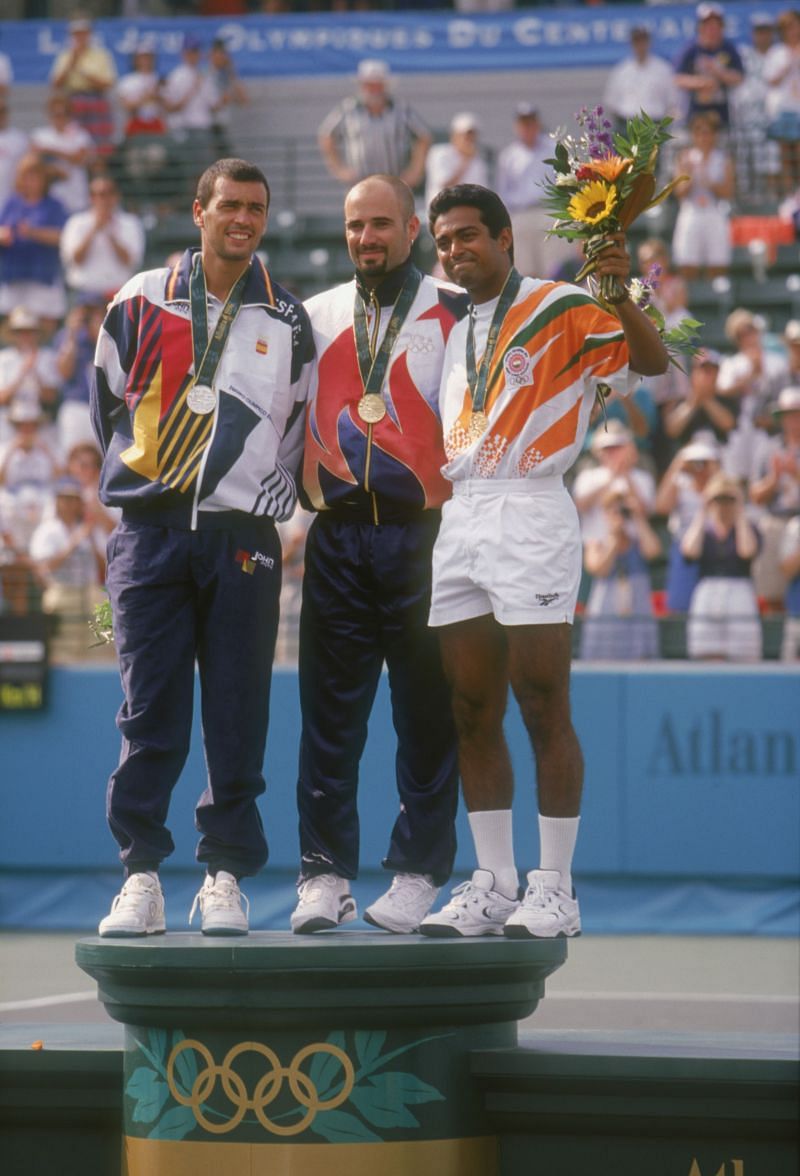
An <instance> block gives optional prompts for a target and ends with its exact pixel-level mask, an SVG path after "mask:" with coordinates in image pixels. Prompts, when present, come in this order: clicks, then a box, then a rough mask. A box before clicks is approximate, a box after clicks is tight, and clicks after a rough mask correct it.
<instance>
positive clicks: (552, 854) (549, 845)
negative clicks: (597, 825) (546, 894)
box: [539, 813, 580, 895]
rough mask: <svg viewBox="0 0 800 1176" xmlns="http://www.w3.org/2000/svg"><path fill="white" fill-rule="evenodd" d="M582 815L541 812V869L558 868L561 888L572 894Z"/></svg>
mask: <svg viewBox="0 0 800 1176" xmlns="http://www.w3.org/2000/svg"><path fill="white" fill-rule="evenodd" d="M579 823H580V817H543V816H542V814H541V813H540V814H539V869H540V870H558V872H559V874H560V875H561V889H562V890H563V891H565V893H566V894H569V895H571V894H572V855H573V854H574V853H575V842H576V841H577V839H578V825H579Z"/></svg>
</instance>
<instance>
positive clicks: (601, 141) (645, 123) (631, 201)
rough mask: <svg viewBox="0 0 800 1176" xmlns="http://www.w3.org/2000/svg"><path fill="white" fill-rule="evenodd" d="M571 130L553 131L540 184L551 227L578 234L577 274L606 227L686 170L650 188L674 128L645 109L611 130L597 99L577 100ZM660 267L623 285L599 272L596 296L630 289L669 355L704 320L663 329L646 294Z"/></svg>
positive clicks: (590, 262) (622, 220)
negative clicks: (581, 258) (580, 257)
mask: <svg viewBox="0 0 800 1176" xmlns="http://www.w3.org/2000/svg"><path fill="white" fill-rule="evenodd" d="M576 120H577V123H578V126H579V128H580V133H579V134H578V135H577V137H575V136H572V135H566V134H565V135H563V136H562V137H560V138H557V142H556V147H555V155H554V157H553V158H552V159H549V160H547V162H548V163H549V164H550V166H551V167H552V168H553V171H554V173H555V175H554V177H553V179H550V180H547V181H546V182H545V184H544V192H545V199H544V201H543V207H544V208H545V209H546V210H547V211H548V212H549V213H551V215H552V216H553V217H554V218H555V223H554V225H553V227H552V229H551V230H550V232H551V233H553V234H555V235H556V236H558V237H564V238H566V239H567V240H570V241H577V240H580V241H583V242H584V252H585V253H586V258H587V260H586V264H585V265H584V266H582V268H581V269H580V271H579V272H578V273H577V274H576V275H575V281H576V282H580V281H583V279H584V278H587V277H589V276H590V275H591V274H592V273H593V272H594V270H595V269H596V268H597V258H598V256H599V254H600V253H601V252H602V250H603V249H605V248H606V247H607V246H608V245H609V244H610V243H611V242H610V234H613V233H618V232H624V231H625V230H626V229H628V228H629V227H630V226H631V225H632V224H633V222H634V221H635V219H636V218H637V216H640V215H641V213H643V212H646V211H647V209H648V208H653V207H655V205H657V204H660V203H661V201H662V200H665V199H666V198H667V196H669V195H670V193H671V192H672V191H673V189H674V188H675V187H676V185H678V184H679V183H681V181H682V179H684V178H685V177H681V176H679V177H678V178H676V179H674V180H672V181H671V182H670V183H668V184H666V185H665V186H664V187H663V188H661V190H660V191H656V174H655V173H656V168H657V166H658V152H659V149H660V148H661V147H662V146H663V144H664V143H666V142H668V141H669V140H670V139H671V138H672V135H671V134H670V131H669V127H670V124H671V123H672V119H670V118H662V119H652V118H650V117H649V116H648V115H646V114H645V113H644V112H642V113H641V114H639V115H637V116H636V117H635V118H631V119H629V120H628V123H627V126H626V129H625V134H624V135H623V134H621V133H619V132H617V133H613V132H612V127H611V123H610V122H609V121H608V119H607V118H606V117H605V116H604V113H603V108H602V106H597V107H595V108H594V109H593V110H588V109H587V108H586V107H583V109H582V110H580V111H579V112H578V114H577V115H576ZM657 278H658V275H657V274H654V273H652V272H651V273H650V274H649V275H647V276H646V277H645V279H644V280H642V279H634V280H633V281H632V282H631V284H630V286H629V287H628V288H627V289H625V288H624V287H623V286H622V284H621V283H620V281H619V279H618V278H616V277H614V276H613V275H608V274H604V275H602V276H601V277H600V279H599V282H598V284H597V287H598V288H597V294H598V297H599V299H600V301H601V302H603V303H605V304H606V305H608V306H610V307H613V306H614V305H615V304H618V303H620V302H622V301H623V300H624V299H625V298H626V297H630V298H631V299H632V301H634V302H635V303H636V304H637V305H638V306H640V307H641V309H642V310H643V311H644V312H645V314H647V315H648V317H649V318H651V319H652V320H653V322H654V323H655V325H656V327H657V328H658V330H659V332H660V333H661V337H662V339H663V341H664V343H665V345H666V347H667V350H668V351H670V353H671V354H670V358H671V359H673V361H674V355H673V353H674V352H676V351H677V352H684V353H689V354H691V353H692V352H693V351H696V350H697V341H696V337H695V336H696V332H697V330H698V328H699V327H700V326H701V325H702V324H701V323H700V322H698V321H697V320H696V319H690V318H685V319H683V320H682V321H681V322H680V323H679V324H678V325H677V326H676V327H673V328H671V329H670V330H669V331H667V330H665V324H664V318H663V315H662V314H661V312H660V311H659V310H658V308H657V307H656V306H654V305H653V303H652V301H651V298H652V294H653V290H654V289H655V286H656V284H657Z"/></svg>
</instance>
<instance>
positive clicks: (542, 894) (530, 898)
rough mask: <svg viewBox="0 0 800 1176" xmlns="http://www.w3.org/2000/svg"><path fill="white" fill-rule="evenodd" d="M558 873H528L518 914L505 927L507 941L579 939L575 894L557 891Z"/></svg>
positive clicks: (558, 883) (542, 871)
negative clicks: (576, 936)
mask: <svg viewBox="0 0 800 1176" xmlns="http://www.w3.org/2000/svg"><path fill="white" fill-rule="evenodd" d="M560 886H561V875H560V874H559V872H558V870H531V872H530V873H529V874H528V889H527V890H526V891H525V894H524V897H523V899H522V902H521V903H520V905H519V910H517V911H515V912H514V914H513V915H512V916H511V918H510V919H509V920H508V922H507V923H506V930H505V933H506V935H507V936H508V937H509V939H561V938H564V937H567V938H569V937H571V936H573V935H580V933H581V913H580V910H579V909H578V900H577V899H576V898H575V892H574V891H573V892H572V894H571V895H570V894H567V893H566V892H565V891H563V890H561V889H559V888H560Z"/></svg>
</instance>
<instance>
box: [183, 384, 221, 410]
mask: <svg viewBox="0 0 800 1176" xmlns="http://www.w3.org/2000/svg"><path fill="white" fill-rule="evenodd" d="M186 403H187V404H188V405H189V408H190V409H191V410H192V412H196V413H197V415H198V416H208V414H209V413H210V412H213V411H214V409H215V408H216V407H217V394H216V392H215V391H214V389H213V388H210V387H209V385H208V384H193V385H192V387H191V388H190V389H189V392H188V395H187V397H186Z"/></svg>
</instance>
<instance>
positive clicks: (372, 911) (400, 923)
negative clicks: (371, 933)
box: [364, 874, 440, 935]
mask: <svg viewBox="0 0 800 1176" xmlns="http://www.w3.org/2000/svg"><path fill="white" fill-rule="evenodd" d="M439 889H440V888H439V887H438V886H434V884H433V879H432V878H431V876H430V874H395V876H394V881H393V882H392V884H391V886H390V887H389V889H388V890H387V891H386V893H385V894H382V895H381V897H380V898H379V899H378V900H377V901H376V902H373V904H372V906H369V907H367V909H366V910H365V911H364V920H365V922H367V923H371V924H372V926H373V927H381V928H382V929H383V930H384V931H393V932H394V933H395V935H410V934H411V932H412V931H416V930H417V928H418V927H419V925H420V923H421V922H422V920H423V919H424V918H425V916H426V915H427V913H428V911H429V910H430V909H431V907H432V906H433V904H434V903H435V902H436V896H437V895H438V893H439Z"/></svg>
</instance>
